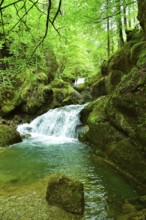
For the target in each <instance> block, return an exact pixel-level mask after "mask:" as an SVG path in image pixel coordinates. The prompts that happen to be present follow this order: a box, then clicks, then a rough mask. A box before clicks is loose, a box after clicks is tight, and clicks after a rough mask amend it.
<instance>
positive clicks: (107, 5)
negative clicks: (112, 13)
mask: <svg viewBox="0 0 146 220" xmlns="http://www.w3.org/2000/svg"><path fill="white" fill-rule="evenodd" d="M106 7H107V23H106V26H107V55H108V57H109V56H110V19H109V17H108V16H109V0H107V1H106Z"/></svg>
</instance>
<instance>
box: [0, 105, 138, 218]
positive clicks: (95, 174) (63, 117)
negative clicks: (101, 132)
mask: <svg viewBox="0 0 146 220" xmlns="http://www.w3.org/2000/svg"><path fill="white" fill-rule="evenodd" d="M83 107H84V106H83V105H71V106H65V107H61V108H57V109H54V110H50V111H49V112H47V113H45V114H43V115H41V116H39V117H37V118H36V119H34V120H33V121H32V122H31V123H30V124H23V125H20V126H18V131H19V132H20V133H21V134H29V136H28V137H27V138H25V139H24V140H23V142H21V143H18V144H15V145H13V146H11V147H10V148H7V149H5V150H2V151H0V186H1V190H0V193H1V194H0V219H2V220H4V219H12V220H16V219H26V220H27V219H32V220H35V219H38V220H46V219H51V218H47V208H46V201H45V198H43V197H42V195H40V194H37V190H38V191H41V190H42V191H43V193H45V190H46V188H44V189H43V187H46V185H45V184H46V182H45V184H44V185H43V183H44V179H45V178H46V179H47V178H49V176H50V175H52V174H58V173H64V174H66V175H68V176H70V177H73V178H76V179H77V180H80V181H82V182H83V184H84V191H85V213H84V217H83V219H88V220H118V219H120V220H121V219H122V214H121V204H122V203H124V201H126V200H128V199H131V198H135V197H137V196H139V195H140V192H139V190H138V189H137V188H136V187H135V186H134V185H133V184H132V183H131V182H130V181H129V180H127V179H125V178H124V177H123V176H122V175H120V174H119V173H118V171H117V170H115V169H114V168H112V167H111V166H109V165H107V164H105V163H103V162H101V161H96V163H95V162H94V160H93V159H92V152H91V150H90V148H89V146H87V145H85V144H82V143H80V142H79V141H78V140H77V129H76V127H78V126H80V120H79V113H80V111H81V110H82V109H83ZM41 184H42V185H41ZM40 189H41V190H40ZM39 193H40V192H39ZM38 206H39V207H40V209H39V210H38V208H36V207H38ZM52 219H53V218H52ZM60 219H62V220H64V219H65V218H64V217H62V218H60ZM68 219H72V218H71V217H69V218H68ZM123 219H125V218H124V217H123ZM54 220H58V219H55V218H54Z"/></svg>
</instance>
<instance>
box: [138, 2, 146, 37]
mask: <svg viewBox="0 0 146 220" xmlns="http://www.w3.org/2000/svg"><path fill="white" fill-rule="evenodd" d="M137 2H138V20H139V22H140V25H141V27H142V28H143V31H144V35H145V38H146V0H137Z"/></svg>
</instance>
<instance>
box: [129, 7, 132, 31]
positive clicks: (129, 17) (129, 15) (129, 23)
mask: <svg viewBox="0 0 146 220" xmlns="http://www.w3.org/2000/svg"><path fill="white" fill-rule="evenodd" d="M130 15H131V6H130V5H129V6H128V26H129V28H131V27H132V25H131V18H130Z"/></svg>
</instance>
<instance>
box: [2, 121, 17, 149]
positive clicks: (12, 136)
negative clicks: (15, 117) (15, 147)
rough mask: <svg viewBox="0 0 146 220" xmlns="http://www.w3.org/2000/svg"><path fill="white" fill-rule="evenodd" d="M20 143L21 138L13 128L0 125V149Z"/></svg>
mask: <svg viewBox="0 0 146 220" xmlns="http://www.w3.org/2000/svg"><path fill="white" fill-rule="evenodd" d="M20 141H21V137H20V135H19V133H18V132H17V131H16V129H15V128H13V127H11V126H8V125H3V124H0V147H6V146H9V145H11V144H14V143H17V142H20Z"/></svg>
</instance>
